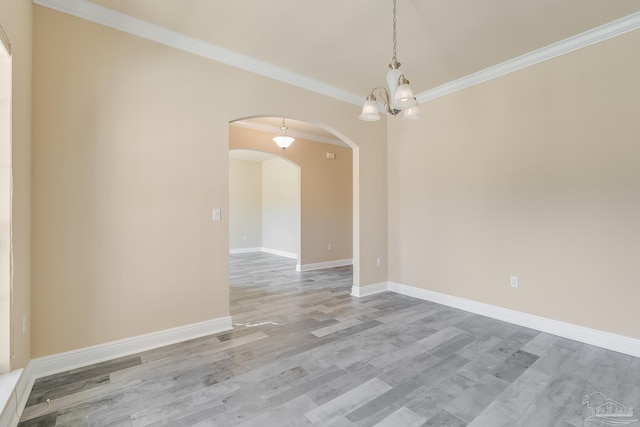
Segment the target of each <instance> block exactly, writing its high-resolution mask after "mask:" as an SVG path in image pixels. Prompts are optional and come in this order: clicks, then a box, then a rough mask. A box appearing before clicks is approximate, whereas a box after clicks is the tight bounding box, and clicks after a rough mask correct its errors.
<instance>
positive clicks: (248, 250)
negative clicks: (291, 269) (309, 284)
mask: <svg viewBox="0 0 640 427" xmlns="http://www.w3.org/2000/svg"><path fill="white" fill-rule="evenodd" d="M253 252H266V253H268V254H272V255H278V256H283V257H285V258H293V259H298V254H297V253H295V252H287V251H281V250H280V249H271V248H238V249H229V254H230V255H233V254H248V253H253Z"/></svg>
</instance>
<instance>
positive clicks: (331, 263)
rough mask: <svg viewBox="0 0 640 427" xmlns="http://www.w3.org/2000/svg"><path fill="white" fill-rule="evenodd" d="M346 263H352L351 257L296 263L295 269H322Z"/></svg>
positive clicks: (342, 265)
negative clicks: (311, 262)
mask: <svg viewBox="0 0 640 427" xmlns="http://www.w3.org/2000/svg"><path fill="white" fill-rule="evenodd" d="M347 265H353V259H351V258H349V259H336V260H333V261H325V262H316V263H313V264H298V265H296V271H311V270H322V269H324V268H334V267H344V266H347Z"/></svg>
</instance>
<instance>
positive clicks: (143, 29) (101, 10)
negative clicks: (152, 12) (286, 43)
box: [33, 0, 363, 105]
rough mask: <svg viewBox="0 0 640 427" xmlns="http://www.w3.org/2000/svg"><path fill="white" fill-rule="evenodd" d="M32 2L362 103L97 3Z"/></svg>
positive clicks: (75, 0)
mask: <svg viewBox="0 0 640 427" xmlns="http://www.w3.org/2000/svg"><path fill="white" fill-rule="evenodd" d="M33 3H34V4H37V5H38V6H43V7H47V8H49V9H53V10H56V11H58V12H62V13H66V14H68V15H72V16H75V17H77V18H81V19H84V20H87V21H91V22H95V23H96V24H100V25H104V26H106V27H109V28H113V29H116V30H119V31H123V32H125V33H129V34H133V35H135V36H138V37H141V38H144V39H147V40H152V41H154V42H157V43H160V44H163V45H165V46H170V47H173V48H176V49H180V50H182V51H185V52H189V53H192V54H194V55H198V56H201V57H204V58H208V59H212V60H214V61H217V62H220V63H223V64H227V65H230V66H232V67H236V68H240V69H243V70H246V71H249V72H251V73H254V74H258V75H261V76H264V77H268V78H271V79H274V80H278V81H281V82H284V83H287V84H290V85H293V86H297V87H301V88H303V89H306V90H309V91H311V92H315V93H319V94H321V95H325V96H329V97H332V98H335V99H339V100H341V101H344V102H348V103H350V104H354V105H361V104H362V100H363V97H362V96H359V95H355V94H353V93H350V92H347V91H345V90H342V89H340V88H337V87H335V86H332V85H329V84H327V83H324V82H321V81H320V80H316V79H312V78H310V77H307V76H304V75H302V74H298V73H294V72H292V71H288V70H285V69H284V68H280V67H277V66H275V65H272V64H269V63H266V62H263V61H259V60H257V59H253V58H251V57H249V56H246V55H242V54H240V53H236V52H233V51H231V50H228V49H224V48H222V47H219V46H216V45H213V44H211V43H206V42H204V41H202V40H199V39H196V38H194V37H190V36H187V35H185V34H182V33H179V32H177V31H173V30H169V29H167V28H164V27H162V26H160V25H156V24H152V23H150V22H147V21H144V20H142V19H138V18H134V17H132V16H129V15H126V14H124V13H121V12H117V11H115V10H112V9H109V8H106V7H103V6H100V5H97V4H95V3H92V2H90V1H88V0H33Z"/></svg>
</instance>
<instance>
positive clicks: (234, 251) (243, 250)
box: [229, 248, 262, 255]
mask: <svg viewBox="0 0 640 427" xmlns="http://www.w3.org/2000/svg"><path fill="white" fill-rule="evenodd" d="M252 252H262V248H237V249H229V254H230V255H233V254H248V253H252Z"/></svg>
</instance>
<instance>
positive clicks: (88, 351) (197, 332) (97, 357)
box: [31, 316, 233, 378]
mask: <svg viewBox="0 0 640 427" xmlns="http://www.w3.org/2000/svg"><path fill="white" fill-rule="evenodd" d="M231 329H233V326H232V323H231V317H230V316H226V317H220V318H218V319H212V320H207V321H204V322H199V323H193V324H190V325H185V326H179V327H177V328H171V329H166V330H163V331H159V332H153V333H150V334H146V335H139V336H136V337H130V338H125V339H122V340H118V341H112V342H108V343H104V344H98V345H94V346H91V347H85V348H81V349H78V350H72V351H67V352H64V353H58V354H52V355H51V356H44V357H39V358H36V359H32V360H31V364H32V365H33V371H34V377H35V378H41V377H45V376H47V375H52V374H56V373H58V372H64V371H68V370H70V369H75V368H80V367H82V366H88V365H93V364H94V363H99V362H104V361H106V360H111V359H115V358H118V357H122V356H128V355H130V354H135V353H139V352H141V351H146V350H151V349H154V348H158V347H163V346H165V345H170V344H175V343H178V342H182V341H187V340H190V339H194V338H199V337H203V336H206V335H211V334H217V333H220V332H225V331H229V330H231Z"/></svg>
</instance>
